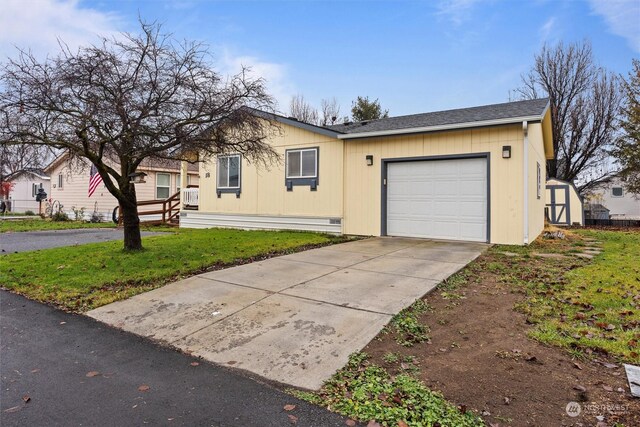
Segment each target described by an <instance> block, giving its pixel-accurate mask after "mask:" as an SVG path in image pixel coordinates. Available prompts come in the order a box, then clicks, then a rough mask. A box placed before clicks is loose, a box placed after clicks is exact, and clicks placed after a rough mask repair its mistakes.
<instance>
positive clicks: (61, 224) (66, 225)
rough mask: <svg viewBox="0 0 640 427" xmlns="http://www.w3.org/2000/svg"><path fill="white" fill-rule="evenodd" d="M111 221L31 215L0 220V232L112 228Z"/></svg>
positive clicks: (113, 225)
mask: <svg viewBox="0 0 640 427" xmlns="http://www.w3.org/2000/svg"><path fill="white" fill-rule="evenodd" d="M115 226H116V225H115V224H114V223H113V222H98V223H92V222H82V221H51V220H50V219H42V218H40V217H37V216H36V217H33V218H29V219H3V220H0V233H8V232H20V231H46V230H70V229H75V228H114V227H115Z"/></svg>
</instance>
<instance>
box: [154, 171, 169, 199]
mask: <svg viewBox="0 0 640 427" xmlns="http://www.w3.org/2000/svg"><path fill="white" fill-rule="evenodd" d="M159 175H169V185H168V186H164V185H163V186H162V187H159V186H158V176H159ZM158 188H168V189H169V195H168V196H167V197H164V198H163V197H158ZM155 196H156V200H163V199H166V198H169V197H171V173H169V172H156V194H155Z"/></svg>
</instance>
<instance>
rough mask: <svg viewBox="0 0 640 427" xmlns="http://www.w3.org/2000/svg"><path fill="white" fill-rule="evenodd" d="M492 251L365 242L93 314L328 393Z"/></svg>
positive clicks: (210, 278) (260, 265)
mask: <svg viewBox="0 0 640 427" xmlns="http://www.w3.org/2000/svg"><path fill="white" fill-rule="evenodd" d="M486 247H487V245H484V244H478V243H459V242H442V241H430V240H423V239H405V238H373V239H366V240H359V241H354V242H349V243H344V244H340V245H334V246H330V247H326V248H321V249H314V250H309V251H305V252H301V253H297V254H293V255H287V256H283V257H278V258H272V259H268V260H265V261H261V262H256V263H253V264H247V265H242V266H238V267H233V268H229V269H225V270H220V271H214V272H211V273H206V274H201V275H198V276H194V277H191V278H188V279H185V280H182V281H180V282H176V283H173V284H170V285H167V286H164V287H162V288H159V289H156V290H154V291H151V292H147V293H145V294H141V295H138V296H135V297H133V298H130V299H128V300H125V301H119V302H116V303H113V304H109V305H107V306H104V307H100V308H98V309H96V310H93V311H90V312H89V313H88V315H89V316H91V317H93V318H95V319H97V320H100V321H103V322H106V323H108V324H110V325H113V326H115V327H118V328H122V329H124V330H127V331H130V332H133V333H135V334H138V335H142V336H145V337H149V338H153V339H156V340H159V341H162V342H165V343H168V344H170V345H172V346H175V347H178V348H180V349H181V350H183V351H186V352H188V353H191V354H194V355H196V356H200V357H202V358H204V359H206V360H209V361H212V362H215V363H219V364H221V365H225V366H229V367H234V368H240V369H243V370H246V371H249V372H251V373H253V374H257V375H260V376H262V377H265V378H267V379H269V380H273V381H277V382H281V383H285V384H289V385H293V386H296V387H301V388H307V389H318V388H320V386H321V385H322V383H323V382H324V381H325V380H327V379H328V378H329V377H330V376H331V375H332V374H333V373H335V371H337V370H338V369H340V368H341V367H342V366H344V364H345V363H346V362H347V358H348V356H349V354H351V353H353V352H355V351H358V350H360V349H362V348H363V347H364V346H365V345H366V344H367V343H368V342H369V341H370V340H371V339H372V338H373V337H375V335H376V334H377V333H378V332H379V331H380V330H381V329H382V328H383V327H384V325H385V324H387V323H388V322H389V320H390V319H391V317H392V316H393V315H394V314H396V313H397V312H399V311H400V310H402V309H403V308H405V307H407V306H409V305H411V304H412V303H413V302H414V301H415V300H416V299H417V298H420V297H421V296H423V295H424V294H426V293H427V292H429V291H430V290H432V289H433V288H434V287H435V286H436V285H437V284H438V283H439V282H440V281H442V280H443V279H445V278H447V277H449V276H450V275H451V274H453V273H455V272H456V271H458V270H460V269H461V268H462V267H464V266H465V265H466V264H467V263H469V262H470V261H472V260H473V259H475V258H476V257H477V256H478V255H480V253H481V252H482V251H483V250H484V249H485V248H486Z"/></svg>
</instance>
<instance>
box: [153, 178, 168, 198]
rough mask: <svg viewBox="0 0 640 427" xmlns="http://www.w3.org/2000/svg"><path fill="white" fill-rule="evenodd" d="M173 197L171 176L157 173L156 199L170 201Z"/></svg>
mask: <svg viewBox="0 0 640 427" xmlns="http://www.w3.org/2000/svg"><path fill="white" fill-rule="evenodd" d="M170 195H171V174H168V173H161V172H157V173H156V199H168V198H169V196H170Z"/></svg>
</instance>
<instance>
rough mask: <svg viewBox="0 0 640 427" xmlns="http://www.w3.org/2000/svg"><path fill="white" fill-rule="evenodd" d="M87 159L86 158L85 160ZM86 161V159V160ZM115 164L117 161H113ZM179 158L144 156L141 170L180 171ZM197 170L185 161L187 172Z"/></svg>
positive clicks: (63, 157) (56, 163) (57, 161)
mask: <svg viewBox="0 0 640 427" xmlns="http://www.w3.org/2000/svg"><path fill="white" fill-rule="evenodd" d="M68 156H69V153H67V152H65V153H62V154H60V155H59V156H58V157H56V158H55V159H54V160H53V161H52V162H51V163H49V165H48V166H47V167H46V168H45V171H47V172H52V171H53V170H54V169H55V168H57V167H58V166H60V164H61V163H63V162H64V161H66V160H67V158H68ZM85 161H87V160H85ZM87 162H88V161H87ZM113 163H114V164H117V161H114V162H113ZM180 164H181V161H180V160H173V159H151V158H146V159H144V160H143V161H142V163H141V164H140V169H141V170H152V171H167V170H168V171H173V172H178V171H180ZM198 170H199V166H198V165H197V164H195V163H187V172H193V173H197V172H198Z"/></svg>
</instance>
